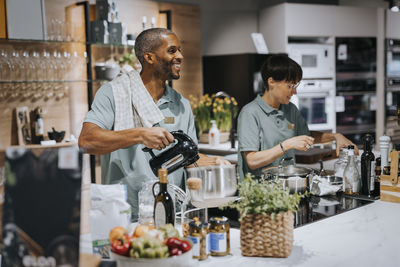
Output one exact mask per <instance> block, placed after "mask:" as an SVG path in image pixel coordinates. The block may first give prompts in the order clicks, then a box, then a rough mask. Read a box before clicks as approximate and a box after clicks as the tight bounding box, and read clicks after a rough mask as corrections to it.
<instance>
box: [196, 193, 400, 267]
mask: <svg viewBox="0 0 400 267" xmlns="http://www.w3.org/2000/svg"><path fill="white" fill-rule="evenodd" d="M230 236H231V242H230V244H231V253H232V255H230V256H225V257H209V258H208V259H207V260H205V261H201V262H200V264H199V266H210V267H215V266H222V265H223V266H229V267H234V266H251V267H255V266H299V267H300V266H305V267H314V266H323V267H330V266H332V267H333V266H335V267H336V266H341V267H345V266H352V267H357V266H361V267H378V266H384V267H395V266H397V267H398V266H400V253H399V252H400V204H396V203H388V202H381V201H379V200H378V201H376V202H374V203H372V204H368V205H366V206H363V207H360V208H357V209H354V210H351V211H348V212H345V213H342V214H339V215H336V216H333V217H329V218H327V219H324V220H321V221H318V222H314V223H311V224H308V225H305V226H302V227H299V228H296V229H295V230H294V246H293V251H292V253H291V255H290V256H289V257H288V258H258V257H242V256H241V251H240V231H239V230H238V229H231V234H230Z"/></svg>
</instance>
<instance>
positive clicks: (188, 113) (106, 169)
mask: <svg viewBox="0 0 400 267" xmlns="http://www.w3.org/2000/svg"><path fill="white" fill-rule="evenodd" d="M157 106H158V107H159V109H160V110H161V112H162V113H163V115H164V116H165V118H169V119H168V123H165V122H164V121H163V122H160V124H159V126H160V127H163V128H165V129H166V130H168V131H176V130H182V131H183V132H184V133H186V134H188V135H189V136H190V137H191V138H192V139H193V140H194V141H195V142H196V143H197V137H196V129H195V126H194V117H193V113H192V109H191V107H190V103H189V101H188V100H187V99H185V98H183V97H182V95H180V94H179V93H177V92H176V91H175V90H174V89H172V88H171V87H169V86H168V85H166V89H165V92H164V95H163V96H162V97H161V99H160V100H159V101H158V103H157ZM114 114H115V103H114V97H113V92H112V88H111V85H110V84H109V83H106V84H104V85H103V86H102V87H101V88H100V89H99V90H98V91H97V93H96V96H95V98H94V101H93V103H92V106H91V110H90V111H89V112H88V114H87V115H86V118H85V120H84V122H91V123H94V124H96V125H98V126H99V127H100V128H103V129H107V130H113V129H114V118H115V116H114ZM171 117H173V118H174V119H173V122H171V119H170V118H171ZM143 147H144V145H143V144H137V145H133V146H130V147H127V148H122V149H118V150H116V151H114V152H111V153H109V154H105V155H102V156H101V180H102V183H103V184H115V183H123V184H126V185H127V189H128V202H129V204H131V206H132V218H133V219H134V220H135V219H136V218H137V213H138V192H139V191H140V190H141V188H142V184H143V182H146V181H148V180H150V179H152V180H154V179H157V177H156V176H155V175H154V174H153V172H152V170H151V168H150V165H149V160H150V159H151V156H150V154H149V153H147V152H143V151H142V148H143ZM153 152H154V153H155V154H156V155H157V154H158V151H157V150H153ZM183 172H184V170H183V168H181V169H179V170H176V171H175V172H173V173H171V174H169V175H168V181H169V182H171V183H174V184H176V185H178V186H181V185H182V179H183Z"/></svg>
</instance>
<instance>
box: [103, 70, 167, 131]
mask: <svg viewBox="0 0 400 267" xmlns="http://www.w3.org/2000/svg"><path fill="white" fill-rule="evenodd" d="M110 84H111V88H112V91H113V95H114V101H115V122H114V130H115V131H120V130H125V129H131V128H137V127H152V126H153V125H154V124H156V123H159V122H160V121H162V120H164V115H163V114H162V113H161V111H160V109H159V108H158V107H157V104H156V103H155V102H154V100H153V98H152V97H151V95H150V94H149V92H148V91H147V89H146V87H145V86H144V84H143V81H142V79H141V77H140V74H139V73H138V72H137V71H136V70H131V71H129V72H125V73H122V74H121V75H120V76H118V77H117V78H116V79H114V80H113V81H111V82H110Z"/></svg>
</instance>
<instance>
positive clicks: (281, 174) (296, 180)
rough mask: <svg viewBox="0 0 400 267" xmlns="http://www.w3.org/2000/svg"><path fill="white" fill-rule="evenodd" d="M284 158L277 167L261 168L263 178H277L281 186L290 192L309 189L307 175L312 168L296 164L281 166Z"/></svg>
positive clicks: (300, 191) (302, 191)
mask: <svg viewBox="0 0 400 267" xmlns="http://www.w3.org/2000/svg"><path fill="white" fill-rule="evenodd" d="M284 160H287V159H283V160H282V161H281V164H280V165H279V166H278V167H270V168H266V169H263V174H264V179H267V180H278V181H280V182H281V183H282V185H283V186H285V187H287V188H289V191H290V193H305V192H307V191H308V189H309V175H310V174H311V173H312V172H313V170H312V169H309V168H305V167H298V166H296V165H294V164H293V165H287V166H282V163H283V161H284Z"/></svg>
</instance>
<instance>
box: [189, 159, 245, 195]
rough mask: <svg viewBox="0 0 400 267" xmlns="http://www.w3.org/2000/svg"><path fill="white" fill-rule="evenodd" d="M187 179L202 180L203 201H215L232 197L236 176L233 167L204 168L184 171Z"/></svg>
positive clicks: (234, 191)
mask: <svg viewBox="0 0 400 267" xmlns="http://www.w3.org/2000/svg"><path fill="white" fill-rule="evenodd" d="M186 171H187V174H188V178H190V177H197V178H200V179H201V180H202V187H201V189H200V190H201V193H200V194H201V195H202V197H203V199H215V198H225V197H230V196H234V195H235V193H236V186H237V176H236V167H235V165H218V166H205V167H196V168H187V169H186Z"/></svg>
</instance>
